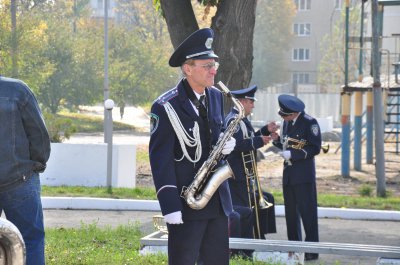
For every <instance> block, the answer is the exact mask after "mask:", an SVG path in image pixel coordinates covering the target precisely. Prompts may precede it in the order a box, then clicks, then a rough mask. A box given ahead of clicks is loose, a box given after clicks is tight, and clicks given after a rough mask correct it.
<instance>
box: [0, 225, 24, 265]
mask: <svg viewBox="0 0 400 265" xmlns="http://www.w3.org/2000/svg"><path fill="white" fill-rule="evenodd" d="M0 263H1V264H10V265H24V264H25V263H26V249H25V242H24V239H23V238H22V235H21V233H20V232H19V230H18V228H17V227H16V226H15V225H14V224H13V223H11V222H10V221H8V220H7V219H4V218H0Z"/></svg>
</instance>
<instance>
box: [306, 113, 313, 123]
mask: <svg viewBox="0 0 400 265" xmlns="http://www.w3.org/2000/svg"><path fill="white" fill-rule="evenodd" d="M304 118H306V119H307V120H310V121H312V120H313V119H314V118H313V117H311V116H310V115H308V114H304Z"/></svg>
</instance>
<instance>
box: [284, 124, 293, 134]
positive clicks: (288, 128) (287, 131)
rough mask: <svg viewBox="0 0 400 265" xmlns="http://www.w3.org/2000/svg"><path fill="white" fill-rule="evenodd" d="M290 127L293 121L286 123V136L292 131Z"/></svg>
mask: <svg viewBox="0 0 400 265" xmlns="http://www.w3.org/2000/svg"><path fill="white" fill-rule="evenodd" d="M292 127H293V121H288V125H287V129H286V134H288V133H289V131H290V130H291V129H292Z"/></svg>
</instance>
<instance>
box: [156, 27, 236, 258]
mask: <svg viewBox="0 0 400 265" xmlns="http://www.w3.org/2000/svg"><path fill="white" fill-rule="evenodd" d="M212 42H213V31H212V30H211V29H208V28H205V29H200V30H198V31H196V32H194V33H193V34H191V35H190V36H189V37H188V38H187V39H185V40H184V41H183V42H182V43H181V44H180V45H179V47H178V48H177V49H176V50H175V51H174V53H173V54H172V56H171V58H170V60H169V65H170V66H171V67H180V68H181V70H182V73H183V76H184V77H183V78H182V79H181V80H180V81H179V83H178V84H177V86H176V87H174V88H172V89H171V90H169V91H167V92H166V93H164V94H163V95H161V96H160V97H159V98H158V99H156V100H155V102H154V103H153V105H152V108H151V114H150V116H151V129H150V130H151V132H150V134H151V136H150V144H149V152H150V165H151V170H152V174H153V180H154V184H155V188H156V191H157V197H158V201H159V203H160V207H161V212H162V214H163V216H164V219H165V221H166V223H167V227H168V263H169V264H171V265H180V264H182V265H191V264H195V262H196V260H198V259H199V260H201V261H202V264H204V265H214V264H226V265H227V264H229V237H228V215H229V214H230V213H231V212H232V201H231V197H230V192H229V185H228V182H227V181H224V182H223V183H222V184H221V185H220V186H219V187H218V189H217V191H216V192H215V193H214V194H213V195H212V197H211V198H210V200H209V202H208V203H207V204H206V206H205V207H204V208H202V209H199V210H198V209H192V208H190V207H189V206H188V205H187V203H186V201H185V200H184V199H183V198H182V197H181V193H182V190H183V189H184V187H188V186H189V185H190V184H191V183H192V182H193V179H194V176H195V175H196V173H197V172H198V170H199V168H200V167H201V166H202V164H203V163H204V161H206V160H207V158H208V156H209V154H210V151H211V150H212V148H213V146H214V145H215V144H216V142H217V140H218V139H219V137H221V132H222V129H223V125H224V124H223V121H224V113H223V109H224V108H223V95H222V93H221V92H220V91H219V90H218V89H217V88H215V87H213V85H214V77H215V75H216V73H217V69H218V66H219V64H218V62H217V61H216V60H217V59H218V56H217V55H216V54H215V53H214V52H213V50H212ZM203 98H204V99H203ZM234 146H235V139H234V138H233V137H231V138H230V139H228V141H226V143H225V144H224V145H223V149H222V151H221V153H222V154H223V155H228V154H229V153H230V152H231V151H232V150H233V148H234Z"/></svg>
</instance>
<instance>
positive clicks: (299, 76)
mask: <svg viewBox="0 0 400 265" xmlns="http://www.w3.org/2000/svg"><path fill="white" fill-rule="evenodd" d="M292 81H293V84H310V74H308V73H293V74H292Z"/></svg>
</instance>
